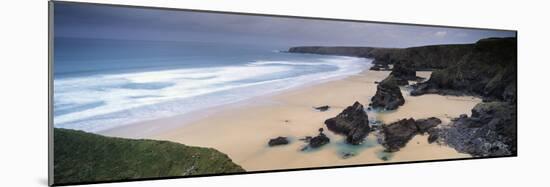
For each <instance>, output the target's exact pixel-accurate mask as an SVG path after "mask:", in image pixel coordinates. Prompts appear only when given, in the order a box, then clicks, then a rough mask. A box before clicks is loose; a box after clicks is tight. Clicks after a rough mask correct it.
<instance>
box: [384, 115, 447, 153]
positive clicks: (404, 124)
mask: <svg viewBox="0 0 550 187" xmlns="http://www.w3.org/2000/svg"><path fill="white" fill-rule="evenodd" d="M440 123H441V120H440V119H438V118H435V117H431V118H428V119H419V120H416V121H415V120H414V119H413V118H409V119H402V120H399V121H396V122H393V123H391V124H389V125H385V126H383V127H382V131H381V135H382V136H383V137H382V138H381V144H382V145H383V146H384V147H385V148H386V151H387V152H395V151H399V149H401V148H402V147H404V146H405V145H407V143H408V142H409V141H410V140H411V139H412V138H413V137H414V136H415V135H417V134H424V133H426V132H428V131H429V130H431V129H432V128H434V127H436V126H437V125H439V124H440Z"/></svg>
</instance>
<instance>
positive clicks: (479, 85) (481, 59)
mask: <svg viewBox="0 0 550 187" xmlns="http://www.w3.org/2000/svg"><path fill="white" fill-rule="evenodd" d="M516 79H517V41H516V39H515V38H488V39H482V40H479V41H478V42H476V43H475V44H474V46H473V48H472V50H470V51H469V52H468V53H467V54H465V55H463V56H462V58H461V59H460V60H459V61H458V62H456V63H454V64H451V65H449V66H448V67H446V68H444V69H440V70H436V71H434V72H433V73H432V76H431V77H430V79H429V80H428V81H426V82H424V83H420V84H418V85H416V86H414V87H415V90H414V91H412V92H411V95H421V94H426V93H438V94H471V95H479V96H482V97H484V98H485V99H486V100H503V101H508V102H511V103H515V102H516V97H517V96H516V89H517V82H516Z"/></svg>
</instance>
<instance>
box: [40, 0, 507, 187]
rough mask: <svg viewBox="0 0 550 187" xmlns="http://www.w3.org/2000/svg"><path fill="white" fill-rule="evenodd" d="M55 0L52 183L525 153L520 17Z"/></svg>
mask: <svg viewBox="0 0 550 187" xmlns="http://www.w3.org/2000/svg"><path fill="white" fill-rule="evenodd" d="M49 3H50V4H49V9H50V10H49V29H50V30H49V110H48V111H49V184H50V185H71V184H91V183H105V182H123V181H138V180H152V179H170V178H184V177H200V176H216V175H233V174H249V173H259V172H277V171H293V170H306V169H323V168H339V167H353V166H372V165H384V164H404V163H417V162H432V161H449V160H466V159H479V158H495V157H510V156H517V31H513V30H501V29H484V28H465V27H450V26H436V25H420V24H404V23H387V22H374V21H359V20H343V19H329V18H311V17H297V16H281V15H263V14H248V13H235V12H218V11H205V10H187V9H173V8H159V7H141V6H128V5H111V4H96V3H76V2H64V1H52V2H49Z"/></svg>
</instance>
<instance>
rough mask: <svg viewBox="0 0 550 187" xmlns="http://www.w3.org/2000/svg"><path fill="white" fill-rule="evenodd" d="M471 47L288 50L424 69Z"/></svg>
mask: <svg viewBox="0 0 550 187" xmlns="http://www.w3.org/2000/svg"><path fill="white" fill-rule="evenodd" d="M472 47H473V44H456V45H432V46H422V47H411V48H403V49H398V48H374V47H320V46H305V47H292V48H290V49H289V50H288V52H291V53H312V54H323V55H344V56H355V57H364V58H373V59H374V62H373V63H375V64H396V63H407V64H408V66H409V67H411V68H414V69H415V70H426V69H442V68H445V67H448V66H449V65H450V64H454V63H456V62H458V61H459V60H460V59H461V57H462V56H464V55H465V54H466V53H468V52H469V51H470V50H471V49H472Z"/></svg>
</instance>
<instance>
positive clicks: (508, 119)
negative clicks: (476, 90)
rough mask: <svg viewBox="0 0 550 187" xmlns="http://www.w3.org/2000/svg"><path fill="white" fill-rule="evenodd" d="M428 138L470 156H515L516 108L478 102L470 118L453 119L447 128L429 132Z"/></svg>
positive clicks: (513, 105)
mask: <svg viewBox="0 0 550 187" xmlns="http://www.w3.org/2000/svg"><path fill="white" fill-rule="evenodd" d="M429 139H431V140H432V142H433V141H438V142H440V143H443V144H447V145H449V146H451V147H453V148H455V149H456V150H457V151H459V152H462V153H468V154H471V155H472V156H477V157H485V156H512V155H516V154H517V107H516V105H515V104H510V103H507V102H485V103H479V104H478V105H476V106H475V107H474V108H473V109H472V116H471V117H466V116H461V117H459V118H456V119H454V120H453V121H452V122H451V124H450V125H449V126H448V127H445V128H437V129H434V131H431V132H430V137H429Z"/></svg>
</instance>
